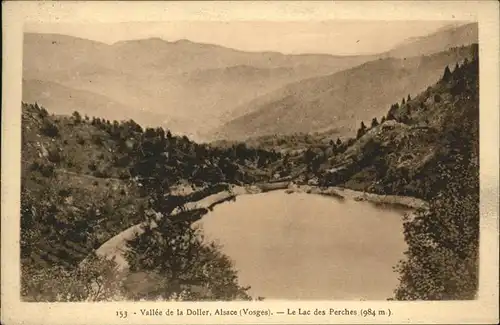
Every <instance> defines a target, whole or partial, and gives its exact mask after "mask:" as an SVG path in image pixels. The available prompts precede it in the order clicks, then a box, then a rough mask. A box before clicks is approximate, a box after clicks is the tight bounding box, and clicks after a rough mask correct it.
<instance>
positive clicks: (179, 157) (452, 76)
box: [2, 17, 498, 321]
mask: <svg viewBox="0 0 500 325" xmlns="http://www.w3.org/2000/svg"><path fill="white" fill-rule="evenodd" d="M481 41H482V39H481ZM19 42H20V43H21V45H22V54H21V56H20V58H22V62H21V64H20V70H22V71H21V73H22V76H21V77H20V78H19V79H18V80H20V81H21V82H20V85H19V87H20V88H21V89H20V93H21V98H20V100H19V104H18V106H20V113H19V116H20V122H19V128H20V130H19V131H18V132H19V133H20V135H19V136H20V148H19V150H20V162H19V163H18V164H20V167H19V168H20V175H19V176H20V180H18V182H20V183H19V188H18V190H16V191H18V194H17V195H18V196H19V206H18V207H17V209H18V210H17V211H19V212H18V213H19V241H18V244H17V245H18V249H19V251H18V252H19V264H20V266H19V287H18V295H19V299H20V301H21V302H23V303H29V304H28V305H26V306H30V305H36V303H72V302H80V303H81V302H87V303H95V302H100V303H105V302H115V303H116V302H154V303H160V302H164V303H167V302H168V303H180V302H197V303H203V302H219V303H220V304H219V305H217V306H218V307H217V308H216V309H213V310H211V311H205V310H204V309H202V308H200V309H197V308H198V307H196V308H192V309H189V308H188V309H186V308H183V309H184V310H185V311H184V312H186V311H187V315H188V316H189V315H191V317H192V315H194V316H217V317H221V316H231V315H233V313H234V315H237V314H238V315H240V316H245V315H246V314H249V315H256V314H258V315H257V317H261V316H262V317H264V316H265V317H271V316H273V315H276V313H277V314H288V315H312V314H311V310H312V311H314V313H315V315H316V314H317V315H323V316H328V315H330V316H332V317H333V316H335V315H345V313H347V314H350V315H358V316H360V315H362V316H367V315H370V313H371V312H372V310H371V309H369V310H368V309H359V308H358V309H353V310H352V311H348V310H347V309H345V313H344V310H343V309H342V310H340V309H341V308H339V310H338V311H337V309H332V308H330V309H326V308H325V309H324V310H322V309H316V310H315V309H311V310H304V309H302V310H301V309H300V308H299V309H293V310H292V309H290V308H288V309H287V308H281V309H282V310H283V311H282V312H281V309H280V310H278V311H275V310H271V309H268V308H267V307H262V308H260V307H259V308H257V307H256V306H257V305H255V304H263V303H267V302H275V301H282V302H283V301H285V302H294V301H295V302H301V301H302V302H303V301H310V302H313V301H337V302H339V301H345V302H367V301H379V302H387V303H390V302H393V301H400V302H403V301H408V302H409V301H411V302H423V301H441V302H444V301H463V302H465V301H475V300H477V299H478V292H479V285H480V235H481V232H482V231H483V230H482V228H481V227H480V224H481V218H480V215H481V211H483V210H481V206H480V185H481V184H480V155H479V152H480V134H481V133H480V128H479V125H480V93H481V94H482V92H481V91H482V87H483V83H482V82H481V86H480V71H481V74H482V73H483V69H482V68H483V67H482V66H481V69H480V60H482V59H483V54H482V53H483V52H482V51H481V48H482V43H481V42H480V37H479V23H478V20H477V19H464V20H460V19H453V18H451V17H448V18H446V19H445V18H443V19H433V20H430V19H385V20H382V19H378V20H376V19H359V18H358V19H354V18H353V19H322V20H321V19H318V20H312V19H310V20H278V19H276V20H271V19H262V20H259V19H251V20H238V19H234V20H230V19H229V20H227V19H226V20H223V19H220V20H217V19H206V20H203V19H201V20H196V21H194V20H168V19H165V20H163V21H146V20H145V21H136V20H130V21H119V22H98V21H93V22H71V21H61V22H57V21H56V22H54V21H50V22H43V21H30V22H26V23H24V24H23V25H22V36H21V39H20V40H19ZM497 92H498V89H497ZM481 96H483V95H481ZM495 96H498V93H497V94H495ZM482 100H483V97H481V101H482ZM2 106H4V105H2ZM4 109H5V106H4ZM496 110H497V111H498V107H497V108H496ZM497 113H498V112H497ZM481 141H482V140H481ZM497 144H498V143H497ZM2 147H3V146H2ZM3 149H4V148H2V151H3ZM2 153H3V155H2V156H4V155H5V154H7V153H4V152H2ZM482 154H483V153H482ZM497 162H498V161H497ZM5 173H8V172H7V171H6V170H5V168H4V174H3V176H4V175H5ZM16 177H17V176H16ZM2 183H4V182H3V179H2ZM11 195H13V194H11ZM2 203H4V197H3V196H2ZM495 209H498V206H497V207H496V208H495ZM496 211H497V213H498V210H496ZM10 217H14V216H10ZM497 218H498V216H497ZM3 222H4V213H3V210H2V223H3ZM480 228H481V229H480ZM16 231H17V230H16ZM495 244H496V245H497V247H498V238H496V243H495ZM2 247H5V244H4V242H3V241H2ZM492 248H495V247H493V246H492ZM496 249H497V248H496ZM16 252H17V251H16ZM5 254H6V252H5V251H3V252H2V266H3V264H4V260H3V258H4V257H5ZM492 261H493V260H492ZM496 263H498V261H497V262H496ZM497 266H498V265H497ZM494 285H496V288H497V289H498V277H497V283H496V284H494ZM2 286H4V282H3V281H2ZM2 296H3V294H2ZM3 301H4V297H2V302H3ZM223 302H228V303H229V302H251V303H252V304H254V305H252V306H254V307H253V309H252V308H250V310H248V309H241V310H236V309H234V308H229V307H228V308H225V307H224V305H223ZM155 306H156V305H155ZM214 306H215V305H214ZM258 306H262V305H258ZM167 307H168V305H163V307H161V311H160V309H150V308H141V309H137V310H134V311H133V312H132V311H130V309H129V311H128V313H129V314H130V315H128V314H127V311H126V309H124V310H125V311H122V310H119V309H116V316H117V317H118V318H126V317H129V318H130V317H131V315H132V314H133V315H135V316H134V317H139V316H140V315H142V316H155V315H156V316H158V315H162V313H167V314H168V313H170V312H172V313H174V311H170V310H167V311H166V309H165V308H167ZM219 307H220V308H219ZM497 307H498V305H497ZM152 308H156V307H152ZM332 310H333V311H332ZM387 310H389V311H388V312H387ZM292 312H293V313H292ZM176 313H177V314H176V315H185V314H179V309H177V311H176ZM301 313H302V314H301ZM322 313H323V314H322ZM353 313H354V314H353ZM373 313H374V315H373V316H376V315H377V317H379V319H380V317H381V315H382V316H384V317H389V316H390V315H388V314H391V313H392V311H391V309H385V311H383V314H382V311H381V310H378V311H377V312H375V311H373ZM497 313H498V312H497ZM124 315H125V316H124ZM127 315H128V316H127ZM158 317H159V316H158ZM497 317H498V314H497ZM162 319H163V318H162ZM254 319H255V318H254ZM269 319H270V318H269ZM136 321H140V318H137V319H136Z"/></svg>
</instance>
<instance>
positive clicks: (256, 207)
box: [198, 191, 406, 300]
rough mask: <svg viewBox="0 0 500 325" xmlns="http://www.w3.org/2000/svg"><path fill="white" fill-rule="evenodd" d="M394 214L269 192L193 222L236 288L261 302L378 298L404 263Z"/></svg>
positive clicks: (350, 202)
mask: <svg viewBox="0 0 500 325" xmlns="http://www.w3.org/2000/svg"><path fill="white" fill-rule="evenodd" d="M403 214H404V211H403V210H402V209H401V208H390V207H377V206H375V205H373V204H371V203H368V202H356V201H353V200H338V199H335V198H332V197H325V196H320V195H313V194H305V193H293V194H286V193H285V192H284V191H274V192H268V193H261V194H255V195H243V196H239V197H238V198H237V199H236V202H229V203H224V204H221V205H219V206H216V207H215V208H214V210H213V211H212V212H210V213H209V214H207V215H206V216H204V217H203V219H202V220H201V221H200V222H198V225H201V226H202V227H203V229H204V233H205V235H206V236H207V238H209V239H211V240H215V241H216V242H218V243H220V244H221V245H222V251H223V252H224V253H225V254H227V255H229V256H230V257H231V258H232V260H233V261H234V263H235V266H236V268H237V269H238V272H239V273H238V274H239V279H240V284H242V285H250V286H251V287H252V289H251V290H250V292H249V293H250V294H251V295H252V296H254V297H256V296H262V297H265V298H266V299H317V300H320V299H324V300H351V299H356V300H358V299H367V300H375V299H377V300H385V299H386V298H389V297H391V296H392V292H393V290H394V288H395V287H396V286H397V283H398V280H397V274H396V273H394V272H393V269H392V268H393V266H394V265H396V263H397V262H398V260H399V259H401V258H402V257H403V252H404V250H405V248H406V244H405V242H404V237H403V228H402V215H403Z"/></svg>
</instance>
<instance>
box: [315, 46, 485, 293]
mask: <svg viewBox="0 0 500 325" xmlns="http://www.w3.org/2000/svg"><path fill="white" fill-rule="evenodd" d="M477 50H478V47H477V45H475V46H473V56H472V59H471V60H469V59H466V60H464V61H463V62H457V63H456V65H455V66H454V67H452V69H450V68H449V67H445V69H444V72H443V76H442V78H441V80H440V81H439V82H437V83H436V84H435V85H433V86H430V87H429V88H428V89H427V90H426V91H424V92H422V93H420V94H418V95H417V96H415V97H414V98H411V97H410V96H408V97H406V98H403V99H402V100H401V102H398V103H395V104H393V105H391V107H390V109H389V110H388V113H387V115H385V116H382V117H381V118H380V117H377V116H375V117H373V119H372V120H371V121H366V124H365V123H364V122H361V125H360V127H359V129H358V132H357V137H356V139H350V140H349V141H348V145H347V146H346V145H345V144H344V143H342V142H339V143H338V144H337V143H334V142H332V145H331V146H332V148H331V149H330V150H331V151H333V152H334V154H333V155H329V154H328V152H327V151H319V152H317V153H314V152H313V153H309V157H308V159H307V162H308V171H309V177H317V179H318V180H319V182H320V183H322V184H323V185H324V186H332V185H337V186H343V187H346V188H351V189H356V190H360V191H366V192H372V193H377V194H390V195H407V196H414V197H419V198H422V199H425V200H426V201H428V202H429V205H430V208H429V209H426V210H422V211H418V213H417V215H416V216H415V217H412V218H409V219H407V220H406V222H405V224H404V228H405V238H406V242H407V243H408V245H409V249H408V251H407V252H406V259H405V260H404V261H402V262H401V264H400V265H398V267H397V271H398V272H399V273H400V276H401V278H400V280H401V283H400V286H399V288H398V289H397V290H396V292H395V299H398V300H399V299H409V300H413V299H417V300H418V299H426V300H427V299H428V300H449V299H473V298H474V297H475V294H476V290H477V284H478V246H479V58H478V51H477ZM306 155H307V152H306Z"/></svg>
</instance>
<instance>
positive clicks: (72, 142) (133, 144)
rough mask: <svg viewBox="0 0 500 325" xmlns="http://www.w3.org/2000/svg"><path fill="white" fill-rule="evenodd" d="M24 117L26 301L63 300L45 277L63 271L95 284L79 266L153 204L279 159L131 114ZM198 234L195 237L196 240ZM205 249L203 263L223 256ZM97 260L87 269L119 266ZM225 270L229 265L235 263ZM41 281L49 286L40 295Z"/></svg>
mask: <svg viewBox="0 0 500 325" xmlns="http://www.w3.org/2000/svg"><path fill="white" fill-rule="evenodd" d="M22 119H23V120H22V122H23V131H22V145H23V146H22V193H21V196H22V207H21V210H22V214H21V227H22V231H21V255H22V260H23V268H24V270H23V281H26V282H23V290H24V291H23V293H24V295H25V296H26V298H28V299H49V300H50V299H56V296H55V295H54V296H53V295H51V293H50V292H51V289H50V288H51V287H52V286H53V289H54V290H55V291H57V290H58V289H60V290H59V291H60V292H66V291H65V290H67V289H61V287H60V286H58V285H55V284H54V283H52V282H50V281H49V282H46V281H47V280H48V279H51V278H52V277H55V278H54V279H57V278H58V276H59V275H58V274H68V278H66V280H68V279H71V278H72V277H74V278H75V279H79V281H80V280H81V281H90V278H89V277H87V276H85V275H81V274H80V275H79V276H77V275H75V273H74V272H80V271H81V270H80V269H78V268H77V267H76V266H77V265H78V263H80V262H81V261H82V260H83V259H84V258H85V257H86V256H87V255H89V254H90V253H92V252H93V250H94V249H96V248H97V247H99V246H100V245H101V244H102V243H103V242H105V241H106V240H108V239H110V238H111V237H112V236H114V235H115V234H117V233H118V232H120V231H122V230H124V229H126V228H127V227H129V226H131V225H134V224H136V223H138V222H140V221H142V220H145V219H147V218H148V216H149V215H150V213H151V211H152V210H151V209H154V211H157V212H163V213H165V214H168V213H169V212H171V211H172V210H173V209H174V208H176V207H178V206H181V205H182V204H183V203H184V202H187V201H189V200H195V199H196V197H199V196H204V195H205V196H206V195H208V194H210V193H211V192H214V191H215V192H217V191H219V190H220V189H221V188H224V187H227V185H225V184H227V183H232V184H242V183H251V182H256V181H258V180H259V179H268V178H269V177H270V176H268V174H266V172H265V171H263V170H259V171H258V172H257V168H256V167H257V166H259V167H262V166H264V165H266V164H268V163H271V162H273V161H276V160H277V159H279V157H280V155H279V154H276V153H274V152H269V151H265V150H256V149H247V148H246V146H244V145H240V146H233V147H229V148H225V149H220V148H212V147H210V146H208V145H200V144H196V143H194V142H192V141H190V140H189V139H188V138H186V137H178V136H174V135H172V134H171V133H170V132H169V131H166V130H164V129H161V128H156V129H153V128H146V129H145V130H143V128H142V127H141V126H139V125H138V124H137V123H135V122H134V121H133V120H129V121H122V122H118V121H113V122H111V121H108V120H104V119H100V118H95V117H92V118H89V117H87V116H85V117H82V116H81V115H80V114H79V113H78V112H75V113H74V114H73V115H72V116H71V117H66V116H55V115H49V113H48V112H47V110H46V109H45V108H43V107H39V106H38V105H37V104H34V105H32V104H23V115H22ZM193 191H195V192H193ZM190 192H193V194H192V195H185V193H190ZM185 218H186V220H189V216H185ZM181 221H182V220H181ZM186 225H189V222H187V221H186V222H180V223H179V227H181V226H183V227H184V228H182V229H183V230H182V232H183V234H185V235H187V233H188V232H189V231H190V230H189V229H188V228H189V226H188V227H187V228H186ZM183 238H184V237H183ZM196 238H198V235H196V236H195V235H194V234H193V238H192V239H191V240H195V239H196ZM193 244H194V243H193ZM179 245H181V246H182V245H183V241H182V240H181V241H179ZM181 246H179V247H181ZM188 246H189V245H188ZM182 247H184V246H182ZM189 249H192V247H191V246H189ZM206 254H209V255H210V254H212V255H213V256H212V255H210V256H211V257H209V258H208V259H207V261H206V263H214V261H215V262H217V261H222V262H224V261H226V260H225V258H224V257H223V256H221V255H220V254H219V255H217V254H218V253H217V250H216V249H215V248H206ZM177 258H178V259H179V260H182V258H184V257H180V256H179V257H177ZM193 258H194V257H193ZM91 261H94V262H95V264H92V265H91V266H89V269H92V268H93V267H95V268H97V270H101V269H100V268H106V267H108V266H109V267H111V266H112V265H111V266H110V265H108V264H109V263H108V262H106V263H108V264H106V263H104V261H101V260H99V259H96V260H91ZM222 262H221V263H222ZM103 263H104V264H103ZM224 263H226V262H224ZM196 267H197V268H200V267H201V266H200V265H197V266H196ZM221 268H222V269H224V270H225V269H227V270H229V269H230V265H229V264H227V263H226V264H223V266H221ZM101 271H102V270H101ZM101 271H99V272H101ZM96 272H97V271H96ZM78 274H79V273H78ZM212 276H213V274H212ZM61 281H62V280H61ZM61 281H59V280H56V282H57V283H59V282H60V283H64V281H62V282H61ZM221 281H222V280H221ZM51 283H52V284H51ZM71 283H72V282H71ZM71 283H70V284H71ZM66 284H67V283H66ZM38 285H43V286H44V288H45V289H44V290H46V291H44V290H42V292H39V289H37V286H38ZM61 285H62V284H61ZM73 285H76V286H77V287H78V285H83V284H82V283H77V284H73ZM83 287H85V286H84V285H83ZM74 290H76V292H77V293H75V296H74V297H73V298H72V299H80V298H81V297H82V295H83V296H85V297H86V299H87V298H88V299H91V297H89V293H82V292H81V290H80V289H74ZM74 290H73V291H74ZM78 290H80V291H78ZM82 290H83V289H82ZM52 291H53V290H52ZM176 292H177V293H178V292H179V291H176ZM36 294H42V295H45V296H44V297H35V296H33V295H36ZM221 295H222V293H221ZM78 297H80V298H78ZM216 297H219V298H220V297H222V296H220V295H219V296H217V295H216ZM96 299H102V297H99V298H96Z"/></svg>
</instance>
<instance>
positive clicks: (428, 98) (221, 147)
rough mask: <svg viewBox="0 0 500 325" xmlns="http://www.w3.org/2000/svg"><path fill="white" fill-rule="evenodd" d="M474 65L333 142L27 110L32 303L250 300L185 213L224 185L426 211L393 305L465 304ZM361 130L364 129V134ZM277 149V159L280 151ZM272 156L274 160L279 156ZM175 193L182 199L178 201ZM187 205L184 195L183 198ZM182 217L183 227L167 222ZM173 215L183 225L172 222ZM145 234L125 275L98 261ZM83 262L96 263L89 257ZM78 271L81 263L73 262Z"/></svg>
mask: <svg viewBox="0 0 500 325" xmlns="http://www.w3.org/2000/svg"><path fill="white" fill-rule="evenodd" d="M471 51H472V52H471V59H470V60H469V59H468V60H466V61H465V62H459V63H457V65H456V66H455V68H454V69H453V71H452V70H451V69H449V68H448V67H446V68H445V70H444V73H443V78H442V80H440V81H439V82H438V83H436V84H435V85H433V86H431V87H429V88H428V89H427V90H426V91H424V92H422V93H421V94H417V95H416V96H415V97H414V98H412V97H411V96H410V95H408V96H407V97H405V98H404V99H403V100H402V101H401V103H397V104H394V105H392V106H391V107H390V109H389V111H388V113H387V115H386V116H383V117H380V118H379V117H374V118H373V119H372V120H371V121H370V122H367V123H366V124H365V123H364V122H361V123H360V128H359V130H358V132H357V135H356V137H353V138H350V139H339V138H336V137H335V133H334V132H333V133H328V132H325V133H321V134H314V135H295V136H287V137H281V138H279V137H278V138H276V137H274V138H269V137H267V138H261V139H254V140H253V141H251V142H249V143H248V144H243V143H218V144H197V143H194V142H192V141H190V140H189V139H188V138H187V137H179V136H175V135H172V134H171V133H170V132H169V131H168V130H164V129H162V128H146V129H143V128H142V127H141V126H139V125H138V124H136V123H135V122H134V121H132V120H129V121H121V122H118V121H112V122H111V121H107V120H102V119H99V118H89V117H86V116H84V117H82V116H81V115H80V114H79V113H78V112H75V113H74V114H73V115H72V116H71V117H65V116H54V115H49V113H48V112H47V111H46V110H45V108H42V107H39V106H38V105H37V104H34V105H31V104H23V116H22V118H23V121H22V122H23V132H22V141H23V151H22V193H21V196H22V200H21V258H22V296H23V297H24V299H26V300H28V301H81V300H88V301H102V300H117V299H132V300H139V299H167V300H168V299H176V300H179V299H181V300H183V299H184V300H234V299H243V300H247V299H251V297H250V296H249V295H248V294H247V291H248V288H245V287H242V286H240V285H239V284H238V279H237V274H236V271H235V269H234V267H233V265H232V263H231V261H230V259H229V258H228V257H227V256H224V255H223V254H222V253H221V252H220V250H219V248H218V247H217V246H216V245H215V244H214V243H211V242H208V241H207V240H205V239H204V238H203V234H202V233H201V232H200V231H199V230H197V229H193V228H192V227H191V222H192V220H193V219H194V215H193V214H195V213H204V211H201V212H200V211H188V210H185V211H184V210H183V207H184V206H185V204H186V203H187V202H194V201H197V200H199V199H201V198H203V197H204V196H207V195H210V194H213V193H217V192H219V191H222V190H227V189H228V184H239V185H241V184H243V185H244V184H255V183H257V182H272V181H279V180H283V179H286V180H293V181H294V182H296V183H298V184H305V183H317V184H319V185H320V186H342V187H346V188H350V189H354V190H361V191H365V192H370V193H376V194H385V195H405V196H414V197H418V198H421V199H423V200H426V201H427V202H428V203H429V208H426V209H420V210H418V211H417V212H416V214H415V215H414V216H412V217H411V218H410V217H408V218H407V219H406V220H405V224H404V229H405V238H406V241H407V243H408V247H409V248H408V251H407V252H406V257H405V259H404V260H403V261H401V263H400V264H399V265H398V266H397V267H396V271H397V272H398V273H399V274H400V285H399V287H398V288H397V289H396V290H395V295H394V297H393V298H394V299H397V300H419V299H424V300H436V299H437V300H442V299H473V298H474V297H475V294H476V290H477V283H478V274H477V271H478V270H477V268H478V243H479V175H478V173H479V166H478V159H479V91H478V57H477V46H473V47H472V48H471ZM367 125H368V126H367ZM276 145H278V146H279V150H278V149H276ZM275 149H276V150H275ZM178 189H183V190H184V194H179V193H178V191H177V190H178ZM186 193H187V194H186ZM179 208H180V209H181V211H183V212H182V213H181V215H182V217H176V218H172V217H171V215H172V212H173V211H174V210H176V209H179ZM177 216H179V215H177ZM144 221H147V223H148V224H151V225H152V224H155V225H156V227H147V228H146V229H145V231H144V232H143V233H142V234H141V235H138V236H136V237H135V238H134V239H133V240H132V241H130V243H129V245H128V246H129V250H128V251H127V254H126V258H127V261H128V264H129V265H130V270H128V271H127V272H123V271H122V270H120V269H119V268H118V267H117V264H116V263H115V262H114V261H109V260H105V259H103V258H101V257H97V256H93V254H92V252H93V251H94V250H95V249H96V248H98V247H99V246H100V245H101V244H102V243H104V242H106V241H107V240H109V239H110V238H111V237H113V236H114V235H115V234H117V233H119V232H120V231H122V230H124V229H126V228H128V227H130V226H132V225H135V224H138V223H140V222H144ZM89 256H90V257H89ZM84 259H85V263H81V262H82V261H83V260H84Z"/></svg>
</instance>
